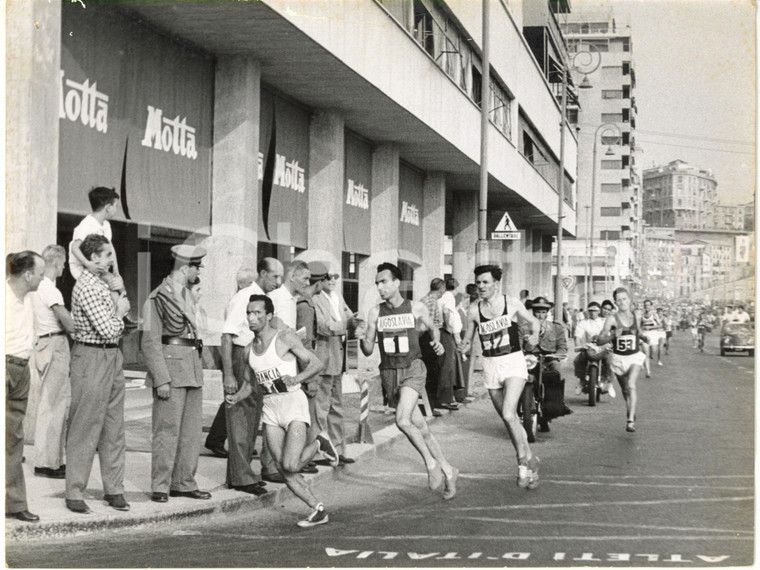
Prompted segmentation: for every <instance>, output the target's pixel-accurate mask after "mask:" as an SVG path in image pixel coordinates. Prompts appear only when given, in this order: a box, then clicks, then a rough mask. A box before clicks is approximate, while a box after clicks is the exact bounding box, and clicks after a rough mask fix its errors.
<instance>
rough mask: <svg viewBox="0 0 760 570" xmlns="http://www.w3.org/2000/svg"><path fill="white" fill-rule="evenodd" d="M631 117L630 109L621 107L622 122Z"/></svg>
mask: <svg viewBox="0 0 760 570" xmlns="http://www.w3.org/2000/svg"><path fill="white" fill-rule="evenodd" d="M630 118H631V110H630V109H623V122H624V123H627V122H628V121H629V120H630Z"/></svg>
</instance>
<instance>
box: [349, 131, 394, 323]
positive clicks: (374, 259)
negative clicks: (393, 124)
mask: <svg viewBox="0 0 760 570" xmlns="http://www.w3.org/2000/svg"><path fill="white" fill-rule="evenodd" d="M399 164H400V163H399V152H398V148H397V147H396V146H395V145H384V146H380V147H378V148H376V149H375V151H374V152H373V153H372V188H370V200H371V201H372V202H371V204H372V205H371V207H370V212H371V217H372V222H371V224H370V246H371V247H370V251H372V255H370V256H369V257H368V258H367V259H365V260H364V261H363V262H362V263H361V265H360V267H359V314H360V315H365V316H366V314H367V311H368V310H369V308H370V307H371V306H372V305H374V304H377V303H378V302H379V301H380V297H379V296H378V294H377V291H376V289H375V275H376V271H375V269H376V268H377V266H378V265H379V264H380V263H383V262H384V261H388V262H390V263H398V224H399V202H398V184H399Z"/></svg>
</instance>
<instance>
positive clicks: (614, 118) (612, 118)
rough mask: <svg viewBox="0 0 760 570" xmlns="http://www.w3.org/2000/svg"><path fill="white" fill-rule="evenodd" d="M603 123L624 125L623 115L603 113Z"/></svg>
mask: <svg viewBox="0 0 760 570" xmlns="http://www.w3.org/2000/svg"><path fill="white" fill-rule="evenodd" d="M602 122H603V123H622V122H623V115H622V114H621V113H602Z"/></svg>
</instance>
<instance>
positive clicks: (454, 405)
mask: <svg viewBox="0 0 760 570" xmlns="http://www.w3.org/2000/svg"><path fill="white" fill-rule="evenodd" d="M438 407H439V408H443V409H444V410H450V411H455V410H458V409H459V404H457V403H456V402H454V403H447V402H446V403H443V404H441V405H440V406H438Z"/></svg>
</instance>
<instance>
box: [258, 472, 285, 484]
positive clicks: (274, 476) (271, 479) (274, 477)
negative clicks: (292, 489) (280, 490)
mask: <svg viewBox="0 0 760 570" xmlns="http://www.w3.org/2000/svg"><path fill="white" fill-rule="evenodd" d="M261 478H262V479H263V480H264V481H266V482H267V483H285V477H283V476H282V475H280V474H279V473H262V474H261Z"/></svg>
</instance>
